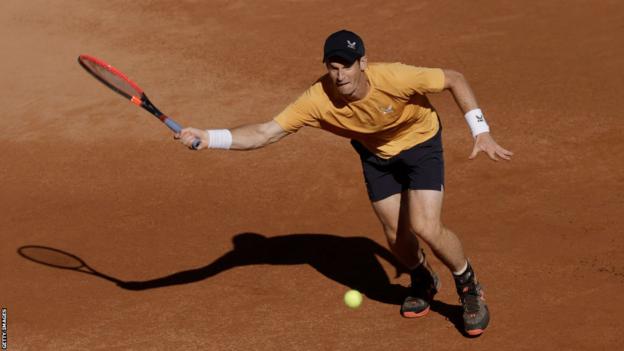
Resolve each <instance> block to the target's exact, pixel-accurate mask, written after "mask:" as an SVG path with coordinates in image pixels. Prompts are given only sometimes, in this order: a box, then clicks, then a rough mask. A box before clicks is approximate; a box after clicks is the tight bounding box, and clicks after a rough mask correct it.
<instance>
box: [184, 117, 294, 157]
mask: <svg viewBox="0 0 624 351" xmlns="http://www.w3.org/2000/svg"><path fill="white" fill-rule="evenodd" d="M228 134H229V135H228ZM288 134H289V133H288V132H286V131H285V130H284V129H282V127H280V125H279V124H277V122H275V121H274V120H270V121H268V122H265V123H256V124H247V125H243V126H240V127H236V128H231V129H221V130H213V131H206V130H202V129H197V128H184V129H182V131H181V132H180V134H178V135H176V136H175V138H176V139H180V142H181V143H182V144H184V145H186V146H188V147H191V145H192V144H193V141H194V140H195V139H199V140H200V141H201V143H200V144H199V147H198V148H197V149H198V150H201V149H206V148H208V147H209V146H210V147H215V148H222V149H232V150H253V149H258V148H261V147H263V146H266V145H268V144H271V143H274V142H276V141H278V140H280V139H282V138H283V137H285V136H286V135H288ZM211 136H212V138H213V139H214V140H211ZM217 139H219V140H217Z"/></svg>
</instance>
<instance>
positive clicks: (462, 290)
mask: <svg viewBox="0 0 624 351" xmlns="http://www.w3.org/2000/svg"><path fill="white" fill-rule="evenodd" d="M454 278H455V284H456V287H457V294H459V299H460V300H461V303H462V307H463V309H464V313H463V319H464V330H465V331H466V334H468V335H470V336H478V335H481V334H483V332H484V331H485V328H486V327H487V326H488V324H489V322H490V312H489V310H488V307H487V305H486V303H485V296H484V294H483V289H482V288H481V285H480V284H479V283H478V282H477V280H476V278H475V275H474V271H473V270H472V267H471V266H470V263H469V264H468V268H467V269H466V272H464V273H463V274H462V275H461V276H455V277H454Z"/></svg>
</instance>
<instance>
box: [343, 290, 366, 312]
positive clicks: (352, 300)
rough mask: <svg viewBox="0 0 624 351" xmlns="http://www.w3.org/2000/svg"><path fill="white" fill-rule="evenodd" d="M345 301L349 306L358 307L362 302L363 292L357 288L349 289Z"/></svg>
mask: <svg viewBox="0 0 624 351" xmlns="http://www.w3.org/2000/svg"><path fill="white" fill-rule="evenodd" d="M344 303H345V305H347V306H348V307H351V308H358V307H360V305H361V304H362V294H360V292H359V291H357V290H349V291H347V292H346V293H345V295H344Z"/></svg>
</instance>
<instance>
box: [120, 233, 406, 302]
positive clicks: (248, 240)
mask: <svg viewBox="0 0 624 351" xmlns="http://www.w3.org/2000/svg"><path fill="white" fill-rule="evenodd" d="M232 243H233V245H234V248H233V249H232V250H231V251H229V252H226V253H225V254H223V255H222V256H221V257H219V258H217V259H216V260H214V261H213V262H211V263H210V264H208V265H206V266H204V267H200V268H195V269H189V270H185V271H181V272H177V273H174V274H171V275H167V276H164V277H160V278H156V279H150V280H145V281H130V282H120V283H118V285H119V286H120V287H122V288H124V289H129V290H145V289H154V288H160V287H165V286H171V285H179V284H188V283H194V282H198V281H201V280H204V279H207V278H210V277H213V276H215V275H217V274H219V273H221V272H223V271H226V270H228V269H232V268H235V267H240V266H248V265H260V264H269V265H294V264H308V265H310V266H311V267H312V268H314V269H316V270H317V271H318V272H319V273H321V274H323V275H324V276H326V277H327V278H329V279H332V280H334V281H336V282H338V283H340V284H342V285H345V286H347V287H349V288H351V289H356V290H359V291H360V292H361V293H363V294H364V295H365V296H366V297H368V298H370V299H373V300H376V301H380V302H383V303H388V304H395V305H399V304H401V302H402V301H403V299H404V298H405V296H406V295H407V288H406V287H404V286H401V285H398V284H392V283H391V282H390V279H389V277H388V275H387V274H386V272H385V270H384V268H383V267H382V265H381V264H380V262H379V261H378V259H377V257H379V258H381V259H384V260H386V261H387V262H388V263H389V264H390V265H391V266H392V267H393V269H394V271H395V273H396V275H397V276H398V275H399V274H401V273H405V272H407V271H406V269H405V268H404V267H403V265H402V264H401V263H399V262H398V261H397V260H396V258H395V257H394V256H393V255H392V253H391V252H390V251H388V250H387V249H386V248H384V247H383V246H381V245H379V244H378V243H376V242H375V241H373V240H371V239H368V238H364V237H341V236H336V235H329V234H290V235H284V236H275V237H266V236H264V235H261V234H257V233H241V234H238V235H236V236H234V237H233V238H232Z"/></svg>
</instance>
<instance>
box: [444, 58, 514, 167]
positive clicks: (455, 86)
mask: <svg viewBox="0 0 624 351" xmlns="http://www.w3.org/2000/svg"><path fill="white" fill-rule="evenodd" d="M443 71H444V89H445V90H449V91H450V92H451V94H453V98H454V99H455V102H456V103H457V106H459V108H460V109H461V110H462V112H463V113H464V117H465V118H466V121H467V122H468V125H469V126H470V129H471V130H472V134H473V137H474V139H475V143H474V147H473V149H472V153H471V154H470V159H474V158H475V157H477V154H478V153H479V152H481V151H483V152H485V153H486V154H487V155H488V156H489V157H490V158H491V159H492V160H494V161H498V158H499V157H500V158H502V159H504V160H510V159H511V156H512V155H513V152H511V151H509V150H505V149H504V148H502V147H501V146H500V145H498V144H497V143H496V141H494V139H493V138H492V136H491V135H490V128H489V127H488V125H487V122H486V121H485V117H484V116H483V113H482V112H481V110H480V109H479V105H478V104H477V99H476V98H475V95H474V93H473V92H472V89H471V88H470V85H469V84H468V81H467V80H466V78H464V75H463V74H461V73H459V72H457V71H453V70H448V69H445V70H443Z"/></svg>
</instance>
